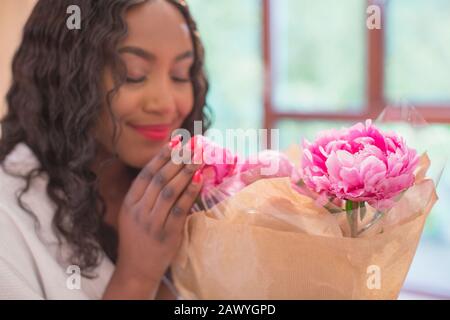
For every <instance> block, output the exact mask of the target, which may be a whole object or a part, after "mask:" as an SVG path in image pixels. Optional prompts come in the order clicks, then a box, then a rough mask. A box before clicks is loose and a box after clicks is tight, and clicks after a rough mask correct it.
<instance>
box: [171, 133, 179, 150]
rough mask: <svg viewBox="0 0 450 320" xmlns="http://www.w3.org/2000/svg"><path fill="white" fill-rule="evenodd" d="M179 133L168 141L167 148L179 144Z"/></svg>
mask: <svg viewBox="0 0 450 320" xmlns="http://www.w3.org/2000/svg"><path fill="white" fill-rule="evenodd" d="M181 138H182V137H181V135H178V136H175V137H174V138H173V139H172V140H170V142H169V148H170V149H173V148H175V147H176V146H177V145H179V144H180V142H181Z"/></svg>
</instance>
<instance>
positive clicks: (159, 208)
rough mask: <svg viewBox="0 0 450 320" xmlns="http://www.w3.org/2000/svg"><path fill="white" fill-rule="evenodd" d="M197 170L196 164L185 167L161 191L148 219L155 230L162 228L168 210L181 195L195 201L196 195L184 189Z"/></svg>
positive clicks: (189, 189) (168, 212)
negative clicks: (192, 198)
mask: <svg viewBox="0 0 450 320" xmlns="http://www.w3.org/2000/svg"><path fill="white" fill-rule="evenodd" d="M199 168H200V165H198V164H190V165H186V166H185V167H184V168H183V169H182V170H181V171H180V172H179V173H178V174H177V175H176V176H175V177H174V178H173V179H172V180H171V181H170V182H169V183H168V184H167V185H165V186H164V188H163V189H162V190H161V192H160V193H159V195H158V198H157V200H156V203H155V205H154V206H153V209H152V211H151V213H150V217H149V219H151V221H152V225H153V228H154V229H155V230H159V229H162V228H163V226H164V223H165V221H166V219H167V216H168V215H169V214H170V210H171V209H172V208H173V206H174V204H175V203H176V201H177V200H178V199H179V198H180V196H182V194H189V195H190V196H192V197H194V199H195V196H196V194H193V192H192V190H191V188H188V189H186V187H187V186H188V185H189V184H190V183H191V182H192V178H193V176H194V173H195V172H196V171H197V169H199ZM185 189H186V190H185Z"/></svg>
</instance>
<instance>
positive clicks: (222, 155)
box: [191, 135, 238, 191]
mask: <svg viewBox="0 0 450 320" xmlns="http://www.w3.org/2000/svg"><path fill="white" fill-rule="evenodd" d="M191 149H192V151H193V152H194V159H197V160H200V159H201V160H202V162H203V163H204V165H203V167H202V168H201V169H200V171H201V173H202V175H203V190H205V191H206V190H207V189H208V188H210V187H215V186H218V185H219V184H221V183H222V182H223V180H224V179H225V178H226V177H230V176H232V175H233V174H234V173H235V168H236V164H237V162H238V157H237V156H236V155H234V154H233V153H232V152H231V151H229V150H227V149H224V148H222V147H220V146H219V145H218V144H216V143H214V142H213V141H211V140H210V139H208V138H206V137H204V136H199V135H197V136H194V137H193V138H192V139H191Z"/></svg>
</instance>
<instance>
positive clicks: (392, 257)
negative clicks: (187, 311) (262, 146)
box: [171, 120, 437, 299]
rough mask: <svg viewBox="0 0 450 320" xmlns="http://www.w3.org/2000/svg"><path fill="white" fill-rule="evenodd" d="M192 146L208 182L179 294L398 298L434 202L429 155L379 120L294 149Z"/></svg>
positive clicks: (178, 270) (192, 226)
mask: <svg viewBox="0 0 450 320" xmlns="http://www.w3.org/2000/svg"><path fill="white" fill-rule="evenodd" d="M192 148H193V149H196V150H197V152H198V150H200V154H201V155H202V158H203V162H204V166H203V169H202V170H203V174H204V187H203V190H202V192H201V195H200V197H199V199H198V201H197V202H196V205H195V206H194V208H193V213H192V214H191V215H190V216H189V217H188V219H187V222H186V225H185V230H184V240H183V243H182V246H181V249H180V252H179V254H178V256H177V258H176V260H175V262H174V263H173V264H172V266H171V271H172V278H173V282H174V285H175V287H176V289H177V291H178V294H179V297H180V298H181V299H396V298H397V297H398V294H399V292H400V289H401V287H402V285H403V282H404V280H405V278H406V275H407V272H408V269H409V266H410V264H411V262H412V259H413V257H414V254H415V251H416V247H417V244H418V242H419V239H420V236H421V233H422V229H423V226H424V223H425V220H426V217H427V215H428V214H429V212H430V210H431V208H432V207H433V205H434V203H435V202H436V201H437V195H436V191H435V183H434V181H433V180H431V179H429V178H427V175H426V174H427V170H428V168H429V166H430V160H429V158H428V156H427V154H426V153H424V154H422V155H421V156H419V155H418V153H417V151H416V150H414V149H413V148H410V147H408V146H407V144H406V142H405V140H404V139H403V138H402V137H400V136H399V135H398V134H395V133H393V132H384V131H382V130H380V129H379V128H378V127H377V126H375V125H374V124H373V123H372V121H371V120H367V121H366V122H365V123H358V124H355V125H354V126H352V127H349V128H343V129H341V130H330V131H326V132H322V133H320V134H319V136H318V137H317V139H316V140H315V141H314V142H309V141H304V142H303V144H302V146H301V147H300V146H298V148H292V149H291V151H290V152H288V153H286V154H283V153H281V152H277V151H273V150H265V151H262V152H261V153H259V154H258V155H256V156H253V157H249V158H247V159H241V158H240V157H239V156H237V155H234V154H233V153H232V152H230V151H229V150H226V149H224V148H222V147H220V146H219V145H217V144H215V143H213V142H212V141H210V140H208V139H207V138H205V137H202V136H196V137H195V139H193V144H192ZM295 163H299V164H298V165H295Z"/></svg>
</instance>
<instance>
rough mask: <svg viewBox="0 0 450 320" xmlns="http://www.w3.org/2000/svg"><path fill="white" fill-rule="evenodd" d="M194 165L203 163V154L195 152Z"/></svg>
mask: <svg viewBox="0 0 450 320" xmlns="http://www.w3.org/2000/svg"><path fill="white" fill-rule="evenodd" d="M192 161H193V163H194V164H200V163H202V162H203V152H198V151H194V156H193V157H192Z"/></svg>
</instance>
